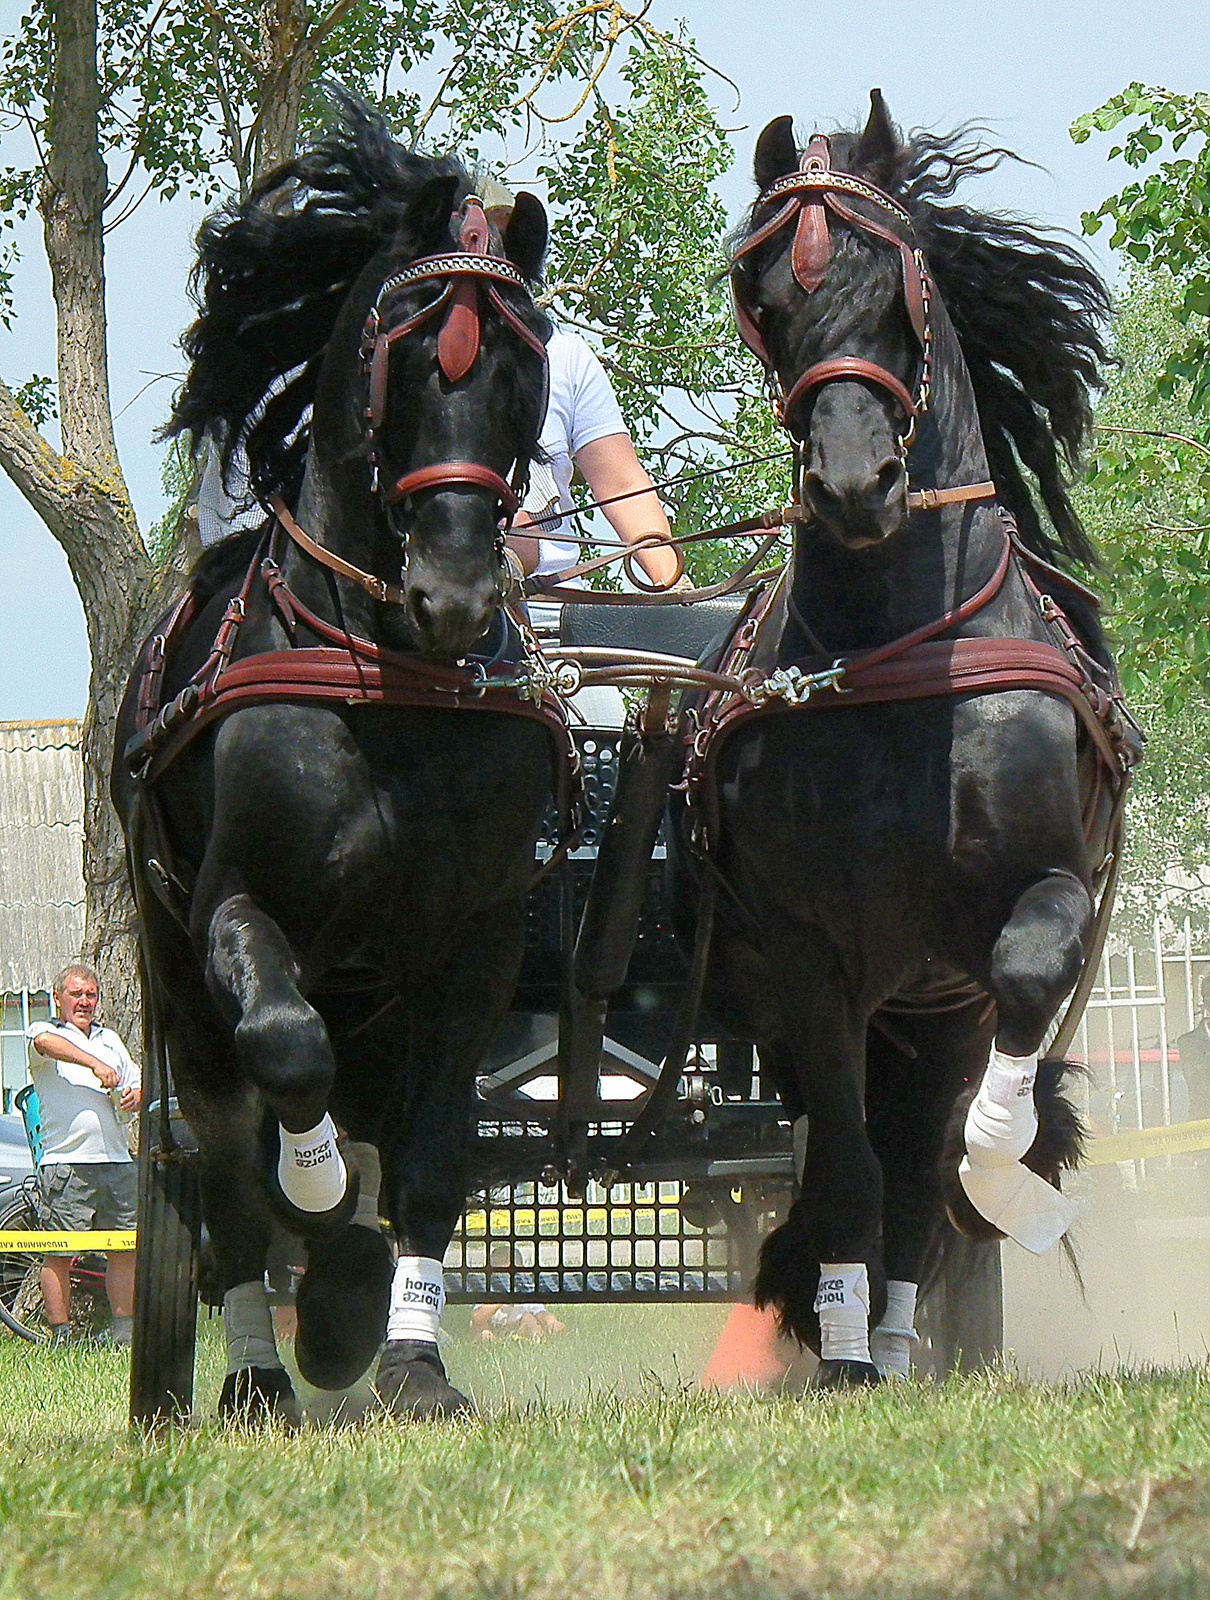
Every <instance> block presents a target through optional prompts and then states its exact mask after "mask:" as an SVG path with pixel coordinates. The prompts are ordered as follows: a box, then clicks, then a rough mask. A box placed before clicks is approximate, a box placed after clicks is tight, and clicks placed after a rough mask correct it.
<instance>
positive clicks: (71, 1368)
mask: <svg viewBox="0 0 1210 1600" xmlns="http://www.w3.org/2000/svg"><path fill="white" fill-rule="evenodd" d="M569 1321H570V1322H571V1329H572V1331H570V1332H569V1333H568V1334H567V1335H566V1336H565V1337H564V1338H563V1339H560V1340H557V1341H552V1342H551V1343H549V1344H547V1345H543V1346H538V1347H532V1348H531V1347H521V1346H507V1345H496V1346H487V1347H481V1346H472V1345H470V1344H469V1343H467V1342H466V1341H465V1340H464V1339H459V1338H452V1339H451V1340H450V1342H449V1345H448V1348H447V1350H446V1357H447V1364H448V1365H449V1367H450V1370H451V1375H452V1376H454V1377H455V1378H456V1379H457V1380H459V1381H461V1382H462V1383H463V1384H464V1386H466V1387H469V1388H470V1389H472V1390H473V1391H474V1392H475V1394H476V1397H477V1399H478V1400H479V1402H480V1405H481V1407H482V1408H483V1412H482V1415H481V1416H480V1418H479V1419H477V1420H475V1421H473V1422H468V1423H459V1424H452V1425H447V1426H444V1427H439V1428H432V1429H421V1428H416V1427H410V1428H402V1427H399V1426H396V1425H393V1424H391V1423H389V1422H384V1421H377V1420H375V1421H369V1422H363V1423H360V1424H357V1425H354V1426H349V1427H344V1428H341V1427H326V1428H316V1429H312V1430H311V1431H309V1432H306V1433H303V1434H301V1435H298V1436H296V1437H293V1438H291V1437H284V1436H281V1435H278V1434H270V1435H268V1436H251V1435H248V1434H246V1433H243V1434H242V1433H239V1432H236V1431H224V1430H222V1429H219V1428H218V1427H217V1426H216V1425H215V1424H214V1423H213V1421H208V1420H203V1421H202V1422H201V1423H200V1424H199V1425H198V1426H197V1427H196V1428H194V1429H192V1430H191V1431H189V1432H179V1433H175V1434H171V1435H169V1436H167V1437H165V1438H163V1439H162V1440H159V1441H155V1440H144V1441H137V1440H136V1441H131V1440H130V1438H129V1437H128V1435H127V1433H126V1430H125V1425H124V1417H125V1405H126V1395H125V1382H126V1363H125V1361H124V1359H123V1358H122V1357H120V1356H117V1355H114V1354H111V1353H107V1352H87V1351H74V1350H73V1351H68V1352H65V1353H60V1352H54V1353H52V1352H51V1351H49V1350H42V1349H29V1348H22V1347H19V1346H17V1345H16V1344H13V1343H8V1342H5V1343H3V1344H0V1518H2V1519H3V1523H4V1531H5V1534H6V1537H5V1539H4V1541H3V1544H2V1545H0V1597H2V1600H7V1597H8V1596H20V1597H22V1600H27V1597H34V1596H37V1597H38V1600H60V1597H68V1596H70V1597H73V1600H74V1597H76V1596H79V1597H81V1600H83V1597H88V1600H111V1597H119V1596H121V1597H127V1596H140V1597H141V1596H148V1597H151V1596H156V1597H159V1596H163V1595H170V1596H174V1595H184V1596H189V1597H191V1600H192V1597H193V1596H206V1597H208V1596H211V1595H213V1596H222V1597H232V1600H236V1597H238V1600H244V1597H256V1600H287V1597H288V1600H296V1597H297V1600H354V1597H356V1600H362V1597H366V1600H369V1597H374V1600H411V1597H416V1600H438V1597H440V1600H462V1597H468V1600H530V1597H532V1600H565V1597H569V1596H581V1595H583V1596H593V1597H598V1596H599V1597H610V1600H612V1597H615V1596H616V1597H618V1600H691V1597H692V1600H830V1597H836V1600H942V1597H945V1600H1007V1597H1008V1596H1014V1597H1015V1596H1030V1597H1032V1596H1039V1597H1043V1600H1076V1597H1079V1600H1100V1597H1102V1596H1104V1597H1115V1600H1116V1597H1118V1596H1122V1597H1125V1596H1130V1597H1131V1600H1143V1597H1145V1600H1160V1597H1163V1600H1177V1597H1188V1600H1194V1597H1197V1600H1203V1597H1205V1596H1206V1595H1208V1594H1210V1371H1208V1370H1207V1369H1206V1368H1204V1367H1190V1368H1186V1369H1183V1370H1181V1371H1179V1372H1171V1373H1165V1372H1151V1373H1137V1374H1118V1375H1102V1376H1095V1377H1089V1378H1087V1379H1084V1380H1083V1381H1081V1382H1078V1383H1073V1384H1071V1385H1068V1386H1065V1387H1047V1386H1044V1385H1039V1384H1025V1383H1022V1382H1019V1381H1017V1380H1016V1379H1015V1378H1014V1377H1013V1376H1012V1375H1011V1374H1010V1373H1007V1372H1000V1373H995V1374H990V1375H986V1376H983V1377H981V1378H977V1379H967V1380H962V1381H957V1382H952V1383H949V1384H946V1385H944V1386H942V1387H940V1388H937V1389H929V1388H926V1387H924V1386H918V1385H911V1386H906V1387H904V1388H897V1389H889V1388H888V1389H883V1390H879V1391H877V1392H873V1393H866V1394H863V1395H857V1396H843V1397H831V1398H819V1397H807V1398H805V1399H783V1400H777V1401H759V1400H755V1399H751V1398H740V1399H732V1398H724V1397H719V1396H710V1395H700V1394H697V1393H695V1392H693V1389H692V1387H691V1384H690V1383H689V1376H690V1374H691V1373H692V1372H693V1371H695V1370H696V1367H697V1365H698V1364H700V1363H699V1356H700V1355H702V1354H704V1351H705V1350H706V1349H708V1347H709V1344H710V1342H711V1339H712V1337H713V1330H714V1328H715V1327H716V1326H717V1321H718V1319H717V1316H716V1315H715V1314H714V1313H707V1314H705V1316H704V1318H703V1313H701V1312H696V1313H685V1312H683V1311H682V1310H681V1309H680V1308H667V1309H664V1308H660V1309H659V1310H657V1311H655V1312H645V1311H639V1310H637V1309H636V1310H630V1311H621V1312H617V1311H611V1312H608V1313H605V1312H603V1311H602V1312H598V1311H594V1310H593V1309H591V1308H581V1307H576V1308H573V1309H572V1313H571V1317H570V1318H569ZM644 1348H645V1349H646V1351H647V1353H648V1354H649V1355H650V1357H651V1359H650V1360H649V1361H648V1362H647V1364H646V1369H645V1370H646V1376H644V1366H643V1361H642V1359H641V1355H640V1352H641V1351H643V1350H644ZM219 1356H220V1350H219V1342H218V1339H217V1333H216V1329H215V1328H214V1326H213V1325H210V1326H208V1327H206V1328H204V1330H203V1341H202V1359H201V1362H200V1371H199V1412H200V1413H201V1414H202V1416H203V1417H204V1418H205V1417H212V1415H213V1406H214V1399H215V1395H216V1393H217V1388H218V1381H219V1365H220V1363H219ZM681 1368H687V1369H688V1371H685V1372H683V1373H682V1377H683V1381H681V1379H678V1377H677V1376H676V1374H677V1372H678V1370H679V1369H681ZM615 1378H620V1379H622V1380H623V1381H622V1383H621V1384H620V1385H619V1383H618V1382H617V1381H615ZM635 1391H637V1392H635ZM504 1392H508V1393H509V1394H511V1395H513V1396H522V1397H524V1403H520V1404H518V1403H516V1401H515V1400H512V1401H506V1400H502V1399H501V1398H500V1396H501V1395H502V1394H503V1393H504Z"/></svg>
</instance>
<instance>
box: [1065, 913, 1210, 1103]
mask: <svg viewBox="0 0 1210 1600" xmlns="http://www.w3.org/2000/svg"><path fill="white" fill-rule="evenodd" d="M1208 975H1210V948H1207V946H1206V945H1205V944H1204V943H1203V941H1202V940H1201V939H1197V938H1195V936H1194V935H1193V933H1192V932H1191V929H1190V925H1189V921H1188V919H1186V920H1185V923H1184V925H1183V927H1182V928H1180V929H1173V928H1172V926H1171V924H1170V923H1165V922H1164V920H1163V919H1160V918H1157V919H1156V921H1155V922H1154V924H1153V926H1152V937H1151V940H1150V942H1149V944H1148V946H1147V947H1144V948H1140V947H1138V946H1135V947H1133V948H1128V949H1125V950H1119V951H1117V952H1115V953H1112V954H1106V955H1105V956H1104V958H1103V959H1102V961H1101V967H1100V971H1099V973H1098V975H1097V983H1096V986H1095V988H1094V989H1093V991H1092V995H1091V997H1090V998H1089V1002H1088V1006H1087V1008H1086V1010H1085V1012H1084V1017H1083V1019H1082V1021H1081V1023H1080V1026H1079V1029H1078V1031H1077V1033H1076V1037H1075V1040H1074V1041H1073V1044H1072V1047H1071V1050H1070V1054H1071V1056H1072V1057H1073V1058H1074V1059H1075V1060H1077V1061H1083V1062H1086V1063H1087V1065H1088V1067H1089V1069H1090V1080H1089V1081H1088V1083H1087V1084H1086V1085H1085V1088H1084V1094H1085V1096H1086V1101H1087V1103H1086V1105H1085V1111H1086V1112H1087V1113H1088V1114H1089V1115H1090V1116H1091V1117H1092V1120H1093V1122H1094V1124H1095V1126H1096V1128H1097V1131H1098V1132H1101V1133H1117V1132H1122V1131H1126V1130H1128V1129H1133V1128H1146V1127H1156V1126H1163V1125H1165V1124H1168V1123H1172V1122H1182V1121H1185V1120H1186V1119H1187V1118H1188V1117H1189V1115H1190V1112H1189V1108H1188V1101H1187V1088H1186V1083H1185V1079H1184V1074H1183V1072H1182V1070H1181V1066H1180V1061H1179V1056H1178V1053H1177V1050H1176V1040H1177V1038H1178V1037H1179V1036H1180V1035H1181V1034H1183V1033H1187V1032H1189V1031H1190V1030H1192V1029H1193V1028H1194V1027H1195V1026H1196V1025H1197V1023H1198V1021H1199V1019H1200V1017H1201V1014H1202V1008H1201V1003H1200V1000H1199V998H1198V989H1199V986H1200V983H1201V980H1202V978H1203V977H1205V976H1208Z"/></svg>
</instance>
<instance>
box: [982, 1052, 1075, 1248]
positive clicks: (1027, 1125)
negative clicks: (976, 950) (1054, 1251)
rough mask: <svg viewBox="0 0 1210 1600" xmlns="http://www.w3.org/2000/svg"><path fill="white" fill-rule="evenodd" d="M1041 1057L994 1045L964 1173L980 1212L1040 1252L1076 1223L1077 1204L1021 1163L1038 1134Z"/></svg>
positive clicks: (1009, 1234)
mask: <svg viewBox="0 0 1210 1600" xmlns="http://www.w3.org/2000/svg"><path fill="white" fill-rule="evenodd" d="M1037 1075H1038V1058H1037V1056H1036V1055H1032V1056H1009V1055H1005V1054H1004V1052H1003V1051H1002V1050H997V1049H996V1048H994V1047H993V1049H992V1054H991V1060H990V1061H989V1062H988V1065H987V1071H986V1072H985V1073H984V1074H983V1082H982V1083H981V1084H980V1085H979V1093H978V1094H977V1095H976V1096H975V1098H974V1100H973V1101H972V1102H971V1107H970V1110H969V1111H968V1112H967V1114H966V1126H965V1129H964V1135H965V1139H966V1156H965V1157H964V1158H963V1160H962V1162H961V1164H960V1165H959V1167H958V1177H959V1179H960V1181H961V1183H962V1187H963V1189H964V1190H965V1191H966V1196H967V1199H968V1200H969V1201H970V1203H971V1204H972V1205H973V1206H974V1208H975V1210H976V1211H977V1212H978V1213H979V1214H980V1216H983V1217H986V1218H987V1220H988V1222H990V1223H992V1224H993V1225H994V1226H995V1227H997V1228H999V1229H1000V1232H1001V1233H1006V1234H1007V1235H1008V1237H1009V1238H1010V1239H1015V1240H1016V1241H1017V1243H1018V1244H1020V1245H1024V1247H1025V1248H1026V1249H1027V1250H1032V1251H1033V1252H1034V1254H1035V1255H1040V1254H1041V1252H1042V1251H1043V1250H1049V1248H1050V1246H1051V1245H1052V1244H1054V1243H1055V1241H1056V1240H1058V1239H1060V1238H1062V1236H1063V1234H1064V1233H1066V1232H1067V1229H1068V1228H1069V1227H1070V1226H1071V1224H1072V1222H1073V1220H1074V1219H1075V1215H1076V1206H1075V1205H1074V1203H1073V1202H1072V1201H1070V1200H1068V1199H1067V1198H1066V1196H1064V1195H1061V1194H1060V1193H1059V1191H1058V1190H1057V1189H1055V1188H1054V1187H1053V1186H1052V1185H1051V1184H1049V1183H1047V1182H1046V1180H1045V1179H1044V1178H1040V1177H1039V1176H1038V1174H1037V1173H1036V1172H1031V1171H1030V1170H1029V1168H1028V1167H1023V1166H1022V1165H1021V1157H1022V1156H1023V1155H1025V1154H1026V1153H1027V1152H1028V1150H1029V1147H1030V1145H1032V1144H1033V1142H1034V1139H1035V1137H1036V1135H1037V1132H1038V1113H1037V1110H1036V1108H1035V1106H1034V1080H1035V1079H1036V1077H1037Z"/></svg>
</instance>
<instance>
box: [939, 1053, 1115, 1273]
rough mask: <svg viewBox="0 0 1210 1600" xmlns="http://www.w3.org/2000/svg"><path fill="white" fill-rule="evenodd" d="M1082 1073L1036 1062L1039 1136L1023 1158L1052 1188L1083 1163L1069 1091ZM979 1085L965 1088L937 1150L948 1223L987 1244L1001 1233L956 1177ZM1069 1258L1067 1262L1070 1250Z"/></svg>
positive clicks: (1082, 1140) (1063, 1064) (1065, 1064)
mask: <svg viewBox="0 0 1210 1600" xmlns="http://www.w3.org/2000/svg"><path fill="white" fill-rule="evenodd" d="M1086 1072H1087V1068H1086V1067H1084V1066H1082V1065H1081V1064H1080V1063H1079V1062H1077V1061H1063V1060H1060V1059H1058V1058H1056V1057H1051V1056H1046V1057H1043V1059H1042V1060H1041V1061H1039V1062H1038V1076H1037V1080H1036V1082H1035V1083H1034V1105H1035V1107H1036V1108H1037V1112H1038V1132H1037V1135H1036V1137H1035V1139H1034V1142H1033V1144H1032V1145H1030V1147H1029V1149H1028V1151H1027V1152H1026V1153H1025V1155H1024V1156H1023V1157H1022V1163H1023V1165H1025V1166H1027V1167H1029V1168H1030V1169H1031V1171H1033V1172H1036V1173H1037V1174H1038V1176H1039V1177H1040V1178H1044V1179H1045V1180H1046V1182H1047V1183H1049V1184H1052V1185H1053V1186H1054V1188H1056V1189H1062V1187H1063V1182H1062V1178H1063V1174H1064V1173H1065V1172H1074V1171H1075V1170H1076V1168H1077V1167H1078V1166H1079V1165H1080V1163H1081V1161H1082V1160H1083V1158H1084V1150H1085V1146H1086V1144H1087V1139H1088V1135H1087V1130H1086V1129H1085V1127H1084V1121H1083V1118H1082V1117H1081V1116H1080V1113H1079V1112H1078V1111H1077V1109H1076V1106H1075V1103H1074V1101H1073V1100H1072V1099H1071V1096H1070V1095H1069V1094H1068V1092H1067V1090H1068V1086H1069V1084H1070V1081H1071V1080H1072V1079H1073V1078H1076V1077H1079V1076H1083V1075H1085V1074H1086ZM979 1082H980V1079H979V1077H976V1078H975V1079H974V1080H973V1081H972V1082H971V1083H970V1084H968V1085H967V1087H966V1088H965V1089H964V1090H963V1091H962V1093H961V1094H960V1095H959V1096H958V1098H957V1100H956V1101H955V1102H954V1109H953V1111H952V1112H951V1113H950V1119H949V1123H948V1125H947V1126H946V1130H945V1138H944V1140H943V1142H942V1146H941V1192H942V1196H943V1198H944V1200H945V1208H946V1210H947V1211H948V1213H949V1217H950V1221H951V1222H952V1223H953V1225H954V1227H955V1228H957V1230H958V1232H959V1233H964V1234H965V1235H966V1236H967V1238H968V1239H975V1240H978V1241H980V1242H983V1243H990V1242H991V1241H992V1240H994V1239H1003V1238H1004V1234H1003V1233H1001V1231H1000V1229H999V1228H997V1227H995V1226H994V1225H993V1224H992V1223H990V1222H988V1220H987V1219H986V1217H983V1216H980V1214H979V1212H977V1211H976V1210H975V1208H974V1206H973V1205H972V1204H971V1202H970V1201H969V1200H968V1199H967V1195H966V1190H965V1189H964V1188H963V1187H962V1182H961V1179H960V1178H959V1177H958V1167H959V1164H960V1163H961V1161H962V1158H963V1157H964V1156H965V1154H966V1140H965V1138H964V1136H963V1130H964V1129H965V1127H966V1113H967V1111H968V1110H969V1109H970V1104H971V1101H972V1100H973V1099H974V1098H975V1095H976V1094H977V1093H978V1091H979ZM1068 1254H1069V1258H1070V1251H1069V1252H1068Z"/></svg>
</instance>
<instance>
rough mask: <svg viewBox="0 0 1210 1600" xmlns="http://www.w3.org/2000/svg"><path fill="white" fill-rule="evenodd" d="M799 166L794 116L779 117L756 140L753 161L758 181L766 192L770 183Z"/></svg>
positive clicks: (762, 190)
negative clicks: (754, 158)
mask: <svg viewBox="0 0 1210 1600" xmlns="http://www.w3.org/2000/svg"><path fill="white" fill-rule="evenodd" d="M797 166H798V146H797V145H796V144H795V143H794V118H793V117H777V118H776V119H775V120H774V121H773V122H771V123H770V124H769V126H768V127H767V128H766V129H765V131H764V133H762V134H761V136H760V138H759V139H758V140H757V141H756V160H755V161H754V163H753V167H754V170H755V172H756V181H757V183H758V184H759V185H760V192H761V193H762V194H764V192H765V190H766V189H767V188H768V187H769V185H770V184H772V183H776V182H777V180H778V178H784V177H785V175H786V173H787V172H793V171H794V170H795V168H796V167H797Z"/></svg>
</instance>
